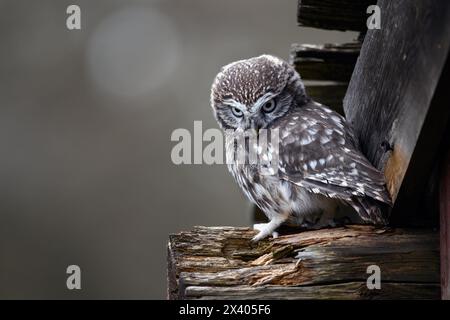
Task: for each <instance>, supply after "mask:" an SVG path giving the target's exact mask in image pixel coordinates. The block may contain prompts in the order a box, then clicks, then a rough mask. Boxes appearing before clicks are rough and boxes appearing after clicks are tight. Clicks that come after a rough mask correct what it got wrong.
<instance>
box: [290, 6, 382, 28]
mask: <svg viewBox="0 0 450 320" xmlns="http://www.w3.org/2000/svg"><path fill="white" fill-rule="evenodd" d="M371 4H376V1H373V0H299V1H298V10H297V21H298V24H299V25H300V26H305V27H314V28H321V29H331V30H342V31H345V30H354V31H362V30H365V29H367V27H366V21H367V18H368V16H369V15H368V14H366V10H367V7H368V6H369V5H371Z"/></svg>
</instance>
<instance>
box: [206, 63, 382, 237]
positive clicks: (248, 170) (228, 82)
mask: <svg viewBox="0 0 450 320" xmlns="http://www.w3.org/2000/svg"><path fill="white" fill-rule="evenodd" d="M211 105H212V108H213V111H214V115H215V117H216V119H217V122H218V123H219V125H220V127H221V128H222V129H223V130H224V131H225V136H226V138H229V136H232V135H233V134H235V133H237V132H244V131H246V130H254V131H255V132H260V131H261V129H267V131H271V130H274V129H277V132H278V137H279V139H278V147H277V148H271V147H270V143H268V148H264V149H262V148H258V156H259V157H262V158H265V159H267V158H269V159H272V158H274V154H272V153H273V152H275V151H274V150H277V151H276V152H277V157H276V158H277V163H276V164H275V170H272V174H266V173H265V174H263V173H262V172H261V166H258V165H254V164H247V163H238V162H237V161H234V160H232V161H228V169H229V171H230V172H231V174H232V175H233V177H234V178H235V180H236V182H237V183H238V185H239V186H240V187H241V189H242V190H243V191H244V193H245V194H246V195H247V197H248V198H249V199H250V200H251V201H252V202H254V203H255V204H256V205H257V206H258V207H259V208H260V209H261V210H262V211H263V212H264V213H265V215H266V216H267V218H268V219H269V223H266V224H257V225H255V229H257V230H259V233H258V234H257V235H256V236H255V237H254V238H253V240H255V241H257V240H260V239H263V238H265V237H267V236H268V235H270V234H273V235H274V236H276V232H275V230H276V229H277V228H278V227H279V226H280V225H282V224H288V225H296V226H308V227H314V228H318V227H323V226H327V225H333V224H334V223H335V222H336V221H337V217H338V216H339V215H340V214H342V213H345V214H346V215H347V214H348V212H352V213H350V215H351V214H354V215H355V216H357V217H358V218H359V219H360V221H361V220H362V222H370V223H374V224H381V225H382V224H386V223H387V215H388V214H387V213H388V212H389V207H390V206H391V200H390V197H389V194H388V192H387V190H386V187H385V182H384V178H383V175H382V174H381V173H380V172H379V171H378V170H377V169H375V168H374V167H373V166H372V165H371V163H370V162H369V161H368V160H367V159H366V158H365V157H364V155H363V154H362V153H361V152H360V151H359V149H358V145H357V142H356V139H355V136H354V134H353V132H352V130H351V128H350V126H349V124H348V123H347V122H346V120H345V118H343V117H342V116H341V115H339V114H338V113H336V112H335V111H333V110H331V109H329V108H328V107H325V106H323V105H321V104H319V103H317V102H314V101H313V100H312V99H311V98H309V97H308V95H307V94H306V92H305V87H304V85H303V83H302V80H301V78H300V76H299V74H298V73H297V72H296V71H295V70H294V68H293V67H291V66H290V65H289V64H288V63H286V62H284V61H283V60H281V59H279V58H276V57H274V56H271V55H262V56H259V57H254V58H251V59H247V60H241V61H237V62H234V63H231V64H229V65H227V66H225V67H223V68H222V69H221V71H220V72H219V74H218V75H217V76H216V78H215V80H214V83H213V85H212V90H211ZM227 136H228V137H227ZM231 140H232V141H234V142H233V143H227V145H226V153H227V158H228V159H234V158H235V157H234V156H232V154H233V153H235V152H236V148H238V145H237V143H236V139H234V140H233V139H231ZM227 141H230V139H227ZM244 141H246V140H244ZM246 148H247V149H248V148H249V147H248V146H246Z"/></svg>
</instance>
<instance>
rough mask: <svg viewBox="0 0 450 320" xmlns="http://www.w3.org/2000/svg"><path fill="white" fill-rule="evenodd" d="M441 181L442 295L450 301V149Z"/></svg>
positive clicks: (443, 167) (444, 159) (444, 160)
mask: <svg viewBox="0 0 450 320" xmlns="http://www.w3.org/2000/svg"><path fill="white" fill-rule="evenodd" d="M448 133H450V132H448ZM447 147H448V146H447ZM440 180H441V181H440V199H439V202H440V242H441V293H442V299H443V300H450V149H448V150H447V153H446V155H445V156H444V157H443V162H442V170H441V177H440Z"/></svg>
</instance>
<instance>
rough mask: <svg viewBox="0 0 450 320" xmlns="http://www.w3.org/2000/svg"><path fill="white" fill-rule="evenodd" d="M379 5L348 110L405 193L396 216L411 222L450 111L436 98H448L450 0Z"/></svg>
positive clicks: (375, 158)
mask: <svg viewBox="0 0 450 320" xmlns="http://www.w3.org/2000/svg"><path fill="white" fill-rule="evenodd" d="M378 6H380V8H381V14H382V26H381V29H380V30H368V32H367V34H366V36H365V39H364V43H363V46H362V48H361V52H360V56H359V58H358V61H357V63H356V66H355V69H354V72H353V75H352V78H351V81H350V84H349V88H348V91H347V93H346V96H345V98H344V111H345V114H346V117H347V119H348V120H349V121H350V123H351V124H352V126H353V128H354V130H355V132H356V135H357V137H358V139H359V142H360V147H361V149H362V151H363V153H364V154H365V155H366V156H367V157H368V159H369V160H370V161H371V162H372V163H373V164H374V165H375V166H376V167H377V168H378V169H380V170H381V171H382V172H384V174H385V177H386V180H387V185H388V189H389V191H390V193H391V196H392V198H393V200H398V201H396V202H395V207H394V213H395V214H393V219H395V218H397V222H401V223H403V224H404V223H405V221H406V220H407V217H408V216H410V215H413V214H414V212H416V211H417V208H418V202H419V201H420V200H421V199H423V194H424V193H425V190H424V189H425V188H426V186H427V181H428V179H429V176H430V172H431V171H432V169H433V162H434V161H435V159H436V155H437V152H438V146H439V144H440V142H441V140H442V138H443V130H444V128H445V124H446V122H447V119H448V115H449V109H450V108H448V104H445V103H433V101H435V100H436V102H437V101H439V100H442V99H441V98H442V93H439V92H442V90H436V88H437V87H438V83H439V82H440V81H441V78H442V75H447V76H448V73H443V70H444V66H445V63H446V60H447V56H448V52H449V47H450V37H449V36H448V35H449V34H450V2H449V1H444V0H439V1H409V0H399V1H387V0H380V1H378ZM446 96H448V95H446ZM447 100H448V99H446V101H447ZM441 102H442V101H441ZM421 139H422V140H421ZM421 141H423V142H421ZM413 154H415V157H414V161H411V160H412V159H413ZM410 165H411V168H412V169H413V170H408V168H409V167H410ZM403 181H408V182H407V183H405V184H404V185H402V183H403ZM401 187H402V189H401ZM399 217H401V218H400V219H398V218H399Z"/></svg>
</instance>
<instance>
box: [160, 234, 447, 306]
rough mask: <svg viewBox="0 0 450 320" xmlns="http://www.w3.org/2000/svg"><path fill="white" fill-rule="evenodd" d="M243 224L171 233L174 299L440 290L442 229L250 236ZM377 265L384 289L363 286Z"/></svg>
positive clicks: (425, 294)
mask: <svg viewBox="0 0 450 320" xmlns="http://www.w3.org/2000/svg"><path fill="white" fill-rule="evenodd" d="M254 234H255V231H253V230H251V229H248V228H232V227H209V228H208V227H195V228H194V229H193V230H192V231H188V232H181V233H179V234H176V235H171V236H170V241H169V245H168V248H169V249H168V264H169V268H168V270H169V271H168V278H169V286H168V296H169V298H171V299H213V298H222V299H233V298H234V299H241V298H255V299H258V298H261V299H276V298H283V299H285V298H289V299H316V298H323V299H376V298H389V299H391V298H392V299H398V298H420V299H430V298H438V297H439V295H440V287H439V237H438V233H437V232H434V231H431V230H406V229H395V230H394V229H377V228H374V227H372V226H348V227H345V228H335V229H326V230H325V229H324V230H316V231H305V232H301V233H296V234H290V235H284V236H281V237H279V238H277V239H270V240H264V241H261V242H258V243H252V242H251V241H250V239H251V238H252V236H253V235H254ZM373 264H376V265H378V266H379V267H380V268H381V279H382V288H381V290H369V289H368V288H367V286H366V280H367V277H368V274H367V273H366V270H367V267H368V266H369V265H373Z"/></svg>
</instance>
